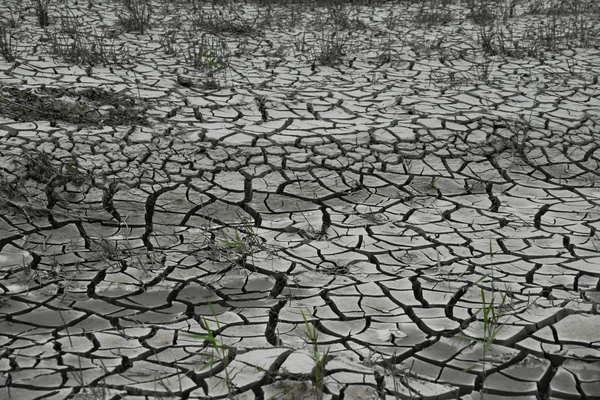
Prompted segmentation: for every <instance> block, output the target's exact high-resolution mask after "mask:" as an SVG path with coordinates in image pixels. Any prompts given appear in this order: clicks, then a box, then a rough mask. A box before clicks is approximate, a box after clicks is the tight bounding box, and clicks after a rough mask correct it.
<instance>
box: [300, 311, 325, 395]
mask: <svg viewBox="0 0 600 400" xmlns="http://www.w3.org/2000/svg"><path fill="white" fill-rule="evenodd" d="M301 313H302V319H303V320H304V337H305V340H306V343H307V344H308V345H309V346H311V352H310V358H311V359H312V360H313V362H314V367H313V371H312V377H311V378H312V381H313V388H314V394H315V396H316V398H317V399H322V398H323V384H324V378H325V364H326V363H327V356H328V355H329V351H327V352H326V353H325V354H321V352H320V351H319V331H317V327H316V326H314V325H313V324H312V322H310V321H309V320H308V318H307V317H306V314H304V311H302V312H301Z"/></svg>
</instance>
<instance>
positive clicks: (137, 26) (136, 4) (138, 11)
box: [117, 0, 154, 33]
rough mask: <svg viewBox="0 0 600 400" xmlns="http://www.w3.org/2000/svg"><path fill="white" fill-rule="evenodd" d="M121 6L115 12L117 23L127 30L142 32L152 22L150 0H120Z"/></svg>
mask: <svg viewBox="0 0 600 400" xmlns="http://www.w3.org/2000/svg"><path fill="white" fill-rule="evenodd" d="M121 2H122V5H123V8H122V9H121V10H120V11H118V12H117V17H118V18H119V25H121V26H122V27H123V29H125V30H126V31H127V32H132V31H133V32H141V33H144V31H146V29H148V28H149V27H150V25H151V24H152V22H153V19H154V16H153V9H152V2H151V0H121Z"/></svg>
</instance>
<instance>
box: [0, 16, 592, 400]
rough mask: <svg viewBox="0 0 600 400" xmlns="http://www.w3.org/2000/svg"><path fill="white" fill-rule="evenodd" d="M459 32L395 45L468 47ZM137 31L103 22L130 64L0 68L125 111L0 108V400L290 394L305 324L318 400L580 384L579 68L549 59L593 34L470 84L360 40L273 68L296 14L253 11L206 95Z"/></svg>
mask: <svg viewBox="0 0 600 400" xmlns="http://www.w3.org/2000/svg"><path fill="white" fill-rule="evenodd" d="M102 7H103V6H102V5H95V6H94V10H97V14H92V16H94V15H95V18H101V17H102V15H104V14H103V13H105V12H108V11H109V10H108V11H107V10H105V9H103V8H102ZM386 7H390V6H376V7H371V8H364V9H362V12H363V13H364V15H365V19H366V20H369V21H370V22H369V26H370V27H371V28H369V29H375V28H373V27H377V26H381V25H382V22H381V20H382V15H386V12H388V11H389V8H386ZM31 18H33V17H31ZM90 18H92V17H90ZM92 22H93V21H92ZM30 23H31V25H32V26H33V22H32V21H30ZM465 26H466V25H464V26H463V28H462V31H461V30H457V26H455V25H453V24H449V25H447V26H442V27H438V28H437V29H422V30H421V31H420V32H421V34H422V38H421V40H420V42H421V44H423V43H425V47H427V45H428V44H429V45H430V44H431V43H435V42H436V41H437V40H438V39H439V37H440V35H444V37H445V40H446V41H447V46H448V48H449V49H454V50H456V51H457V52H460V49H465V51H472V52H473V53H474V54H478V53H477V52H478V50H477V48H476V45H475V43H474V42H473V41H472V40H467V39H466V38H465V36H464V35H465V33H464V32H465V29H466V28H465ZM381 29H384V28H381ZM158 32H160V30H159V28H154V29H150V30H149V31H148V32H147V33H146V34H144V35H141V34H139V35H136V34H134V33H128V34H125V35H123V40H125V41H128V43H129V46H130V50H131V53H132V54H133V53H135V57H136V63H135V65H134V66H132V67H131V68H122V67H117V66H112V67H110V68H109V67H101V66H97V67H94V68H93V70H92V71H91V73H89V72H90V71H88V73H86V71H85V70H84V68H82V67H77V66H73V65H69V64H67V63H64V62H61V61H60V60H56V59H54V58H52V57H50V56H45V57H43V58H38V55H35V56H33V55H32V56H31V57H30V58H28V59H26V60H25V61H23V62H21V63H19V64H15V63H6V62H0V71H2V72H3V74H2V76H1V77H0V83H1V84H2V85H7V86H10V87H13V88H19V89H20V90H28V89H30V90H31V92H32V93H37V94H39V95H42V94H43V93H44V91H46V92H47V91H48V90H49V88H50V87H54V88H62V90H64V89H66V88H69V90H73V89H76V90H79V89H81V90H89V88H95V89H101V90H104V91H106V92H107V93H108V92H114V93H119V94H121V95H123V96H127V99H133V100H128V101H133V102H134V103H140V101H141V102H143V105H140V107H139V110H140V111H139V112H140V113H144V115H142V116H139V117H140V118H141V117H143V118H147V119H148V124H147V126H144V125H143V124H140V123H139V122H138V123H136V124H130V125H122V124H121V125H119V124H117V125H116V126H112V125H111V124H107V123H104V124H101V125H102V126H97V124H96V123H97V122H98V121H103V119H102V118H100V117H97V118H95V119H93V122H94V123H89V124H79V125H77V124H75V123H74V122H73V121H71V120H66V121H65V120H63V119H61V118H60V115H58V117H57V116H56V115H55V114H53V115H54V116H55V118H49V119H46V120H44V119H43V118H41V119H37V120H23V118H26V114H27V113H23V115H21V120H20V121H14V119H12V118H13V117H14V114H11V115H3V116H0V161H1V167H2V181H0V184H1V185H2V193H3V195H2V203H1V206H2V208H1V213H0V249H1V252H0V273H1V280H0V290H1V292H2V298H1V306H0V317H1V321H0V346H1V349H2V350H1V353H0V373H2V375H1V377H0V386H2V387H0V398H3V399H4V398H13V399H19V400H21V399H23V400H24V399H38V398H48V399H53V400H54V399H56V400H57V399H84V398H90V399H91V398H101V399H131V400H133V399H136V400H137V399H143V398H165V399H166V398H169V399H178V398H186V399H206V398H225V397H227V396H234V397H236V398H239V399H247V398H248V399H249V398H261V399H262V398H264V399H270V398H311V397H314V396H315V394H314V391H313V389H314V385H315V383H317V381H318V379H316V378H315V360H314V354H313V350H314V348H313V343H310V340H308V338H307V334H306V329H307V324H306V322H308V326H309V327H311V326H312V327H314V328H316V332H317V334H318V337H317V342H318V350H319V352H320V356H324V357H325V358H324V360H323V362H324V363H325V364H324V377H323V382H322V387H320V388H317V389H321V390H322V392H323V393H322V395H323V397H324V398H333V399H341V398H346V399H375V398H385V399H395V398H403V399H407V398H427V399H434V398H436V399H451V398H465V399H466V398H469V396H472V398H478V397H479V392H480V391H482V389H483V388H484V387H485V389H486V391H487V393H488V394H487V395H486V398H490V399H503V398H511V397H514V398H519V399H535V398H536V397H537V396H546V397H545V398H552V399H579V398H586V399H593V398H596V399H597V398H600V397H599V396H600V315H598V313H597V310H598V306H597V304H598V302H600V291H599V290H600V281H599V278H600V254H599V249H600V239H599V232H598V230H599V229H600V208H599V203H600V190H599V189H598V187H599V185H600V172H599V162H600V135H599V131H600V125H599V122H598V119H599V118H600V87H599V86H598V80H597V76H596V77H595V79H593V76H582V75H578V74H572V73H570V69H569V68H570V67H569V66H570V65H572V62H573V60H575V62H576V63H577V65H579V66H581V71H592V72H590V73H593V71H595V73H596V74H597V73H598V71H600V52H599V51H598V50H594V49H577V50H570V51H564V52H562V53H558V54H556V55H554V56H553V58H548V59H547V60H546V62H545V63H542V62H540V61H539V60H535V59H533V58H529V59H510V58H508V59H506V60H504V61H502V60H501V59H497V61H496V62H495V63H494V64H493V70H492V71H491V75H490V79H488V80H487V81H482V80H478V79H477V78H476V76H474V75H473V74H474V72H473V71H474V70H473V69H472V68H473V64H469V63H468V62H467V61H466V60H461V59H455V60H440V59H439V57H438V53H437V52H438V50H436V49H434V48H433V47H432V48H430V49H429V51H424V50H423V49H420V50H418V51H417V50H415V48H414V47H410V46H408V45H406V44H404V45H400V44H399V45H398V48H394V54H395V56H394V57H396V59H395V61H393V62H391V63H387V64H381V63H377V60H376V59H377V52H376V51H375V50H374V47H373V46H374V45H373V43H371V44H369V43H367V42H366V41H361V40H360V39H357V41H356V46H358V50H357V51H356V54H357V58H356V59H354V60H353V61H352V62H349V61H348V60H345V61H344V62H343V63H342V64H340V65H338V66H335V67H328V66H322V65H318V64H317V65H312V66H311V64H310V62H307V61H306V60H305V59H304V58H302V56H300V55H299V54H297V52H294V51H293V50H290V51H289V52H288V53H287V55H285V56H284V57H283V58H282V59H281V61H280V63H279V64H278V65H273V59H274V57H273V54H272V52H273V49H276V48H277V46H278V44H279V43H290V42H291V41H292V40H294V38H295V37H296V36H297V34H299V32H300V31H298V32H296V33H294V32H284V31H274V32H271V33H269V34H268V35H267V37H269V41H267V40H265V38H245V39H242V38H230V39H229V40H230V42H231V43H229V47H230V48H236V45H237V44H239V43H241V42H242V41H243V40H246V41H247V43H246V45H247V46H248V47H250V48H251V49H250V50H247V51H250V53H248V54H246V55H243V56H240V57H237V58H232V59H231V60H230V62H231V68H228V69H227V70H226V71H225V72H224V74H225V75H224V76H222V78H223V79H224V80H225V81H224V82H222V88H220V89H212V90H210V89H205V88H204V87H203V85H202V77H199V76H198V75H195V73H194V72H193V69H191V68H189V67H186V66H185V65H183V64H182V61H181V60H180V59H177V58H176V57H173V56H170V55H167V54H164V52H161V49H159V46H158V45H157V39H156V38H157V37H158ZM361 34H362V33H361V32H359V33H358V34H357V35H358V36H357V37H358V38H360V35H361ZM295 35H296V36H295ZM313 45H314V46H316V44H313ZM426 50H427V49H426ZM348 59H351V57H348ZM266 65H269V66H268V67H265V66H266ZM184 77H185V79H184ZM450 77H454V78H456V79H454V80H451V79H450ZM136 82H137V83H136ZM182 83H184V85H182ZM13 92H14V91H13ZM70 96H74V94H73V93H72V92H70ZM67 97H68V96H67ZM67 100H68V99H67ZM84 100H85V99H84ZM79 101H83V100H82V98H81V97H80V98H79ZM105 111H106V110H105ZM107 112H108V111H107ZM50 119H52V121H51V120H50ZM522 127H525V128H524V129H521V128H522ZM482 291H483V293H484V294H485V297H486V301H487V302H488V303H489V301H490V300H491V299H492V298H494V301H495V305H496V307H495V310H496V313H497V315H499V318H498V320H497V321H494V322H496V324H494V326H492V328H497V336H496V338H495V340H494V343H493V345H492V346H491V347H490V348H489V350H488V351H487V352H485V353H484V346H485V333H484V324H483V320H482V315H483V314H482V312H480V309H481V308H482V301H481V300H482ZM503 295H506V297H505V304H504V305H503V306H502V307H499V306H498V304H499V303H500V301H501V298H502V296H503ZM304 318H306V321H305V319H304ZM207 330H211V331H212V332H213V333H214V335H215V337H216V340H217V347H216V348H215V347H211V346H210V345H209V343H208V342H207V341H206V340H204V338H202V337H198V336H205V335H206V334H207ZM195 335H196V336H195ZM468 338H474V340H470V339H468ZM477 338H479V339H480V340H476V339H477ZM217 350H218V351H220V352H222V353H221V354H222V355H224V357H225V359H226V360H228V361H227V362H226V363H224V362H223V360H222V359H221V360H218V358H219V357H218V354H216V353H217ZM484 355H485V359H484ZM211 360H216V362H214V363H212V364H211ZM225 365H226V368H224V367H225ZM317 395H318V394H317Z"/></svg>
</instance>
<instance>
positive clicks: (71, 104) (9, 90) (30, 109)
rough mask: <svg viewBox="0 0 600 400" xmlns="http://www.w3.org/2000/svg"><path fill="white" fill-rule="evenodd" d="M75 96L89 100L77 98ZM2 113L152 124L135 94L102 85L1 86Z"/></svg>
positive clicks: (69, 120)
mask: <svg viewBox="0 0 600 400" xmlns="http://www.w3.org/2000/svg"><path fill="white" fill-rule="evenodd" d="M74 98H80V99H84V100H87V102H75V101H74V100H73V99H74ZM101 107H102V108H103V109H102V110H101ZM0 115H4V116H7V117H9V118H12V119H14V120H16V121H39V120H46V121H50V123H51V125H55V126H56V124H57V123H58V122H67V123H71V124H77V125H109V126H117V125H125V124H135V125H146V124H148V121H147V119H146V117H145V110H144V109H143V108H141V107H139V106H137V105H136V104H135V101H134V100H133V99H132V98H130V97H128V96H125V95H119V94H115V93H111V92H109V91H106V90H103V89H99V88H87V89H79V90H77V89H63V88H50V87H47V88H42V89H39V90H21V89H18V88H16V87H13V86H4V87H2V86H0Z"/></svg>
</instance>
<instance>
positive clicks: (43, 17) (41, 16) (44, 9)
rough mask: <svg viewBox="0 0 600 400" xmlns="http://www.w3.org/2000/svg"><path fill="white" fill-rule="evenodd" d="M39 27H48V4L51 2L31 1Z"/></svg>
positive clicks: (49, 0) (50, 0)
mask: <svg viewBox="0 0 600 400" xmlns="http://www.w3.org/2000/svg"><path fill="white" fill-rule="evenodd" d="M31 1H32V3H33V8H34V9H35V15H36V17H37V21H38V24H39V25H40V27H42V28H45V27H47V26H48V25H50V4H51V2H52V0H31Z"/></svg>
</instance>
